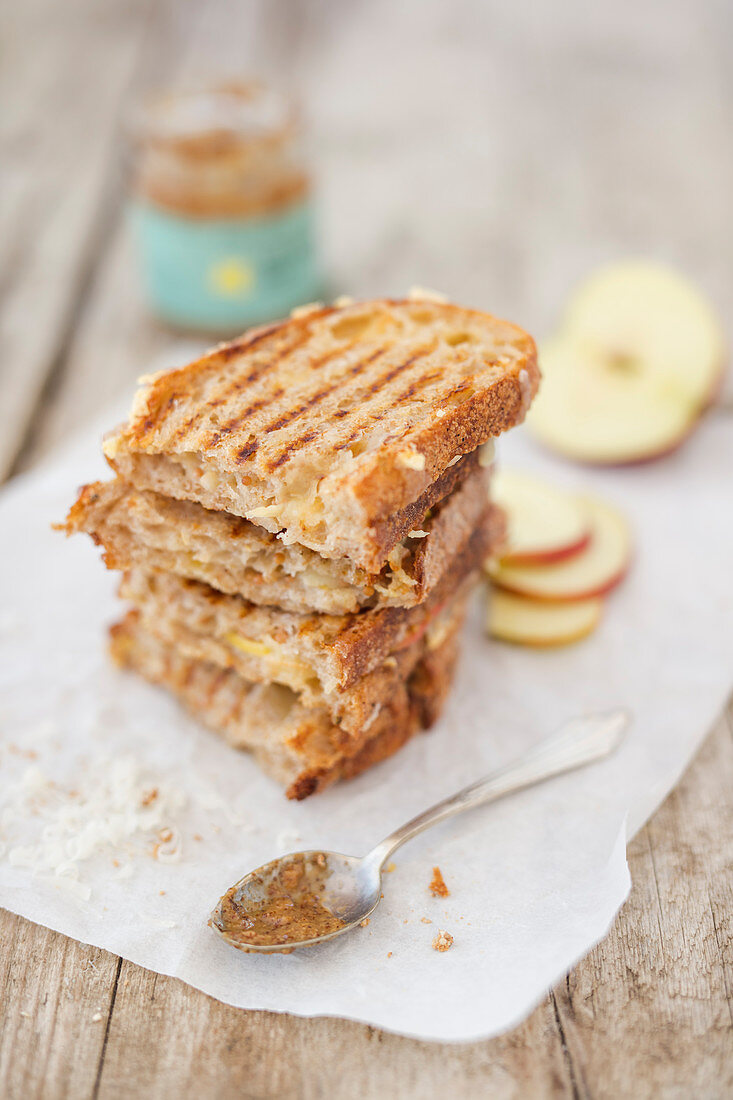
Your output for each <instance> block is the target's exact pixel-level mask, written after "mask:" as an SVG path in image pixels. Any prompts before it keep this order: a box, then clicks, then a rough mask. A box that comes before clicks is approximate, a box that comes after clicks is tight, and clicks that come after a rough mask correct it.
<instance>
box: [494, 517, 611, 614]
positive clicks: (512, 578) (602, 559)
mask: <svg viewBox="0 0 733 1100" xmlns="http://www.w3.org/2000/svg"><path fill="white" fill-rule="evenodd" d="M580 499H581V501H582V504H583V507H584V509H585V511H586V514H587V515H588V516H589V518H590V522H591V537H590V541H589V543H588V545H587V546H586V548H585V549H584V550H582V551H581V552H580V553H578V554H574V555H573V556H572V557H569V558H566V559H565V560H563V561H558V562H553V563H550V564H544V565H515V564H512V563H511V562H509V561H506V560H496V559H489V560H488V561H487V562H486V571H487V573H488V574H489V577H490V578H491V580H492V581H493V582H494V584H496V585H498V586H499V587H500V588H503V589H504V590H505V591H507V592H513V593H515V594H516V595H519V596H525V597H529V598H531V599H534V600H540V601H545V600H549V601H554V600H560V601H572V600H586V599H589V598H591V597H594V596H602V595H605V593H606V592H610V591H611V589H612V588H615V586H616V585H617V584H618V583H619V581H620V580H622V578H623V577H624V575H625V573H626V571H627V569H628V567H629V562H630V560H631V532H630V530H629V526H628V524H627V522H626V520H625V519H624V517H623V516H622V515H621V514H620V513H619V512H617V511H616V509H615V508H611V507H610V506H609V505H608V504H606V503H604V502H603V501H601V500H598V499H597V498H596V497H591V496H588V497H581V498H580Z"/></svg>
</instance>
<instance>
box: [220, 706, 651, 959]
mask: <svg viewBox="0 0 733 1100" xmlns="http://www.w3.org/2000/svg"><path fill="white" fill-rule="evenodd" d="M628 724H629V714H628V712H627V711H625V710H613V711H609V712H608V713H605V714H592V715H589V716H587V717H580V718H574V719H572V720H571V721H569V722H566V723H565V725H564V726H562V727H561V728H560V729H559V730H558V731H557V732H556V733H555V734H553V735H552V736H551V737H548V738H547V739H546V740H544V741H541V742H540V743H539V744H538V745H537V746H536V747H535V748H533V749H530V751H529V752H528V753H526V754H525V755H524V756H522V757H520V759H519V760H517V761H516V762H515V763H513V764H508V765H506V766H505V767H503V768H499V769H497V770H496V771H494V772H492V773H491V774H489V775H487V776H486V777H485V778H484V779H480V780H479V781H478V782H477V783H472V784H471V786H469V787H465V788H464V789H463V790H462V791H459V792H458V794H454V795H452V796H451V797H450V798H446V799H444V800H443V801H442V802H438V803H437V805H435V806H432V807H431V808H430V809H429V810H425V811H424V813H421V814H419V815H418V816H417V817H414V818H413V819H412V820H411V821H408V822H407V824H406V825H403V826H402V828H401V829H397V830H396V831H395V832H393V833H392V834H391V835H390V836H388V837H386V838H385V839H384V840H383V841H382V842H381V843H380V844H377V846H376V848H373V849H372V851H371V852H369V853H367V855H365V856H362V857H361V858H358V857H357V856H345V855H341V854H340V853H338V852H319V851H309V852H296V853H292V854H290V855H286V856H281V857H280V858H279V859H276V860H272V861H271V862H270V863H266V864H264V866H262V867H259V868H258V869H257V870H255V871H251V872H250V873H249V874H248V875H245V876H244V878H242V879H240V880H239V882H237V883H235V885H234V886H232V887H231V889H230V890H228V891H227V893H226V894H225V895H224V896H223V897H222V898H221V899H220V901H219V903H218V904H217V906H216V907H215V908H214V910H213V912H212V914H211V917H210V918H209V924H210V925H211V927H212V928H213V929H214V930H215V931H216V932H218V933H219V934H220V935H221V936H222V937H223V939H225V940H226V941H227V943H229V944H231V945H232V946H233V947H237V948H239V949H240V950H245V951H266V952H270V951H291V950H292V949H293V948H294V947H306V946H309V945H311V944H314V943H321V942H323V941H324V940H330V939H333V938H334V936H340V935H341V934H342V933H343V932H348V931H350V930H351V929H352V928H354V927H356V926H357V925H358V924H359V923H360V922H361V921H363V920H364V919H365V918H366V917H368V916H369V915H370V914H371V913H372V912H373V911H374V910H375V909H376V907H377V905H379V901H380V898H381V896H382V875H381V872H382V867H383V865H384V863H385V861H386V860H387V859H389V857H390V856H391V855H392V853H393V852H394V851H396V849H397V848H399V847H400V845H402V844H404V843H405V841H407V840H411V839H412V837H414V836H417V834H418V833H421V832H423V830H424V829H428V828H430V826H431V825H437V823H438V822H439V821H445V820H446V818H449V817H453V816H454V814H459V813H462V812H463V811H464V810H471V809H474V808H475V807H477V806H482V805H484V804H485V803H487V802H493V801H495V800H496V799H498V798H502V797H503V796H504V795H507V794H511V793H512V792H514V791H519V790H522V789H523V788H525V787H531V786H533V785H534V784H535V783H541V782H543V781H544V780H545V779H550V778H552V777H553V776H555V775H561V774H562V773H563V772H568V771H572V770H573V769H574V768H580V767H582V766H583V765H584V764H590V763H592V762H593V761H594V760H600V759H602V757H604V756H608V755H609V754H610V753H612V752H613V751H614V750H615V749H616V748H617V747H618V746H619V744H620V743H621V741H622V739H623V736H624V733H625V731H626V728H627V726H628ZM294 868H296V869H297V871H295V872H294ZM293 873H295V878H296V879H297V880H298V881H300V882H301V883H302V886H301V888H300V893H301V894H302V896H303V897H305V896H306V894H308V895H309V897H310V900H311V901H312V899H313V896H314V894H315V895H317V897H318V901H319V902H320V904H321V906H322V907H323V912H324V914H325V915H326V918H327V919H326V925H328V924H330V925H331V926H333V925H334V924H337V925H338V927H336V928H333V927H331V929H330V930H328V931H326V932H325V933H322V934H315V933H314V931H313V928H312V927H311V929H310V931H309V930H307V929H306V930H305V931H304V930H303V929H302V928H301V929H300V930H299V929H298V928H297V927H296V926H294V925H293V924H290V927H289V929H288V930H287V931H286V930H285V927H283V931H282V932H279V931H278V923H277V920H275V922H274V924H273V928H272V931H271V934H270V935H269V936H268V937H267V938H268V940H269V942H267V943H262V942H260V943H258V942H256V939H257V934H256V933H252V932H248V933H242V931H241V928H238V927H235V926H234V925H233V923H232V921H231V912H232V910H231V901H232V899H233V900H234V903H235V906H236V907H237V911H238V912H242V913H247V914H249V913H256V912H257V911H258V909H260V908H266V907H267V906H268V905H270V904H271V903H272V896H273V895H272V884H273V883H275V884H276V885H277V884H278V883H280V882H282V881H285V880H283V879H281V876H282V875H283V874H284V875H286V876H287V875H291V877H292V874H293ZM288 894H289V896H288V897H286V898H285V899H284V900H285V902H286V903H287V904H288V905H289V907H290V909H291V911H292V910H297V907H298V905H299V892H298V889H297V888H296V889H291V890H289V891H288ZM281 896H282V891H281ZM227 901H229V903H230V906H229V909H227V906H226V903H227ZM316 907H317V903H316ZM290 915H292V912H291V914H290ZM329 918H330V920H329ZM333 918H336V919H335V920H333ZM287 923H288V922H287V921H286V922H284V924H285V925H286V924H287ZM251 935H254V940H253V939H251V938H247V937H248V936H251ZM301 937H303V938H301Z"/></svg>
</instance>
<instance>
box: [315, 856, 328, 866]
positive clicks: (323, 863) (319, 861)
mask: <svg viewBox="0 0 733 1100" xmlns="http://www.w3.org/2000/svg"><path fill="white" fill-rule="evenodd" d="M316 863H317V864H318V866H319V867H325V866H326V857H325V856H324V854H323V852H319V853H318V855H317V856H316Z"/></svg>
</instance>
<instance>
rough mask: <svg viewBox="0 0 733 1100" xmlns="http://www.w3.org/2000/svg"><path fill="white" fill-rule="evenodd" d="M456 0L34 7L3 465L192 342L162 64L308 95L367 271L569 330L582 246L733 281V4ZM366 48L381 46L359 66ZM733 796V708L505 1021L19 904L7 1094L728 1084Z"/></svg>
mask: <svg viewBox="0 0 733 1100" xmlns="http://www.w3.org/2000/svg"><path fill="white" fill-rule="evenodd" d="M449 7H450V22H449V24H448V23H446V19H447V18H448V16H447V15H446V14H445V12H446V11H447V9H446V8H445V6H444V5H442V4H441V3H440V2H439V0H422V2H421V3H420V4H419V5H415V4H411V3H409V2H407V0H406V2H404V3H400V4H396V5H395V4H394V3H388V2H387V0H372V3H370V5H363V6H362V5H343V4H338V3H335V2H333V3H330V2H322V3H319V4H317V5H316V4H313V5H308V6H307V7H306V6H303V7H297V8H296V7H294V6H293V5H291V4H289V3H287V0H251V2H248V3H244V4H240V5H232V4H230V3H227V2H226V0H105V3H104V4H100V3H97V2H96V0H65V2H64V4H63V5H58V4H54V3H53V0H25V2H24V3H23V4H16V5H6V6H5V8H4V9H3V10H2V12H0V19H1V20H2V35H3V64H2V66H0V101H2V103H3V111H2V112H0V162H1V163H2V164H3V169H4V171H3V172H2V173H0V293H1V294H2V300H1V301H0V478H1V477H2V476H3V475H4V474H6V473H7V472H8V471H9V470H11V469H12V470H19V469H21V468H26V467H28V466H30V465H32V464H33V463H34V462H36V461H37V460H38V459H39V458H40V457H41V456H42V455H43V454H44V453H46V452H47V451H48V450H49V449H50V448H51V447H53V446H54V445H55V444H57V443H58V442H60V441H61V440H62V439H64V438H66V437H67V436H68V435H69V434H71V433H73V432H74V430H75V429H76V428H77V426H78V425H80V424H81V423H83V422H84V421H85V420H87V419H88V418H89V416H90V415H92V414H94V413H97V412H98V410H100V408H102V407H103V406H105V405H106V404H107V403H108V402H109V400H110V399H112V398H113V397H115V396H116V395H117V394H118V393H120V391H122V390H125V391H129V389H130V388H131V385H132V382H133V381H134V378H135V377H136V376H137V375H138V374H139V373H141V372H142V371H144V370H146V369H148V368H149V365H150V362H151V360H152V359H153V358H154V356H156V355H158V354H159V353H161V352H170V350H171V346H172V341H171V337H170V334H169V333H167V332H166V331H165V330H163V329H161V328H160V327H158V326H157V325H156V324H155V323H154V322H153V321H152V320H151V319H150V318H149V317H148V316H147V315H146V313H145V311H144V309H143V307H142V303H141V301H140V297H139V290H138V284H137V278H136V275H135V269H134V262H133V258H132V256H131V254H130V242H129V240H128V238H127V235H126V231H125V226H124V217H123V208H122V187H121V177H120V172H119V167H120V148H121V146H120V141H119V119H120V115H121V112H123V111H124V109H125V106H126V104H127V103H128V102H129V101H130V98H131V97H134V96H138V95H140V94H142V93H143V92H144V91H145V89H146V88H149V87H150V86H152V85H155V84H158V83H165V82H168V81H171V80H173V81H175V80H178V81H181V80H188V81H190V80H191V79H195V78H196V77H198V76H199V75H201V74H205V73H206V72H207V70H208V71H209V72H216V73H219V72H221V71H225V72H229V73H231V72H234V71H238V70H239V69H242V68H244V69H246V68H248V67H250V68H251V67H254V68H256V69H258V70H259V71H264V72H265V73H267V72H276V73H277V74H278V75H279V76H281V77H282V76H283V74H285V77H286V80H287V83H288V84H289V85H290V86H291V87H292V88H293V89H296V90H297V89H301V90H303V89H305V91H306V92H307V94H308V96H309V101H310V103H311V106H312V109H313V116H314V117H313V126H314V132H315V138H316V147H317V150H318V154H319V158H320V160H319V163H320V164H321V166H322V170H323V178H322V181H321V182H322V191H323V195H324V210H323V213H324V217H323V236H324V242H325V251H326V258H327V261H328V266H329V270H330V271H331V272H332V274H333V276H334V279H335V282H336V284H337V285H336V287H335V289H336V290H337V291H341V290H348V291H355V292H358V293H362V292H363V293H371V292H376V293H380V292H382V291H383V290H384V289H385V287H386V288H387V290H389V291H397V290H402V289H404V286H405V285H409V284H410V283H411V282H419V283H421V284H427V285H436V286H439V287H441V288H442V289H445V290H447V291H448V292H449V293H452V294H454V295H455V296H456V297H458V298H462V299H465V300H467V301H471V302H475V303H476V304H479V305H480V304H481V303H483V302H485V301H490V302H491V304H492V306H495V308H496V309H497V310H498V311H499V312H502V313H505V314H506V315H508V316H516V317H518V318H520V319H524V320H526V322H527V324H528V325H529V326H530V327H532V328H536V329H537V330H538V331H542V330H543V328H545V327H547V326H548V325H549V324H550V322H551V320H552V319H553V318H554V316H556V313H557V310H558V308H559V305H560V302H561V301H562V298H563V296H564V294H565V292H566V289H567V287H568V286H569V284H570V283H571V282H572V281H573V280H574V279H575V278H577V277H578V275H579V274H580V273H582V272H583V271H584V270H586V269H587V268H588V267H590V266H592V265H593V264H595V263H597V262H599V261H601V260H604V259H606V258H608V256H615V255H620V254H625V253H633V252H642V253H644V252H645V253H650V254H654V255H659V256H661V257H663V258H667V259H671V260H673V261H676V262H678V263H680V264H681V265H682V266H683V267H685V268H686V269H688V270H689V271H690V272H691V273H692V274H693V275H694V276H695V277H697V278H698V279H699V280H700V281H701V283H702V285H703V286H704V287H705V288H706V289H707V291H708V292H709V293H710V295H711V296H712V298H713V300H714V301H717V302H718V304H719V305H720V306H722V305H723V303H724V302H725V301H726V294H727V292H728V282H727V271H728V266H729V263H730V258H731V257H730V252H731V247H730V246H731V239H732V238H731V225H732V224H733V223H731V221H730V217H729V211H728V204H729V196H730V190H731V186H733V153H732V152H731V148H730V144H729V141H728V137H729V132H730V122H731V120H730V111H729V110H726V107H725V105H726V104H728V103H729V102H730V93H731V77H730V73H731V66H730V63H729V60H730V59H729V58H728V57H727V56H726V50H727V49H728V47H729V43H730V41H731V40H733V39H732V38H731V20H732V15H731V10H732V9H731V8H730V6H729V5H728V6H726V5H721V4H719V3H717V2H716V0H701V2H700V3H699V4H692V3H690V4H687V3H682V4H677V5H672V6H669V5H665V4H663V2H662V0H649V2H648V3H645V4H642V5H635V6H634V10H633V12H628V13H626V15H625V17H624V18H623V19H621V18H620V17H619V15H618V13H617V12H616V11H615V9H614V10H612V9H609V8H608V7H605V8H604V7H602V6H601V7H599V6H592V5H587V4H584V3H583V2H582V0H563V3H561V4H559V5H553V6H552V7H551V8H548V12H547V15H543V13H542V11H541V10H540V9H538V7H537V5H536V4H534V3H532V2H531V0H517V3H516V4H513V5H511V11H510V10H509V8H506V9H501V10H500V8H499V6H496V5H493V4H485V5H484V4H478V3H476V2H474V0H455V2H454V3H453V4H451V5H450V6H449ZM385 28H388V30H389V35H386V32H385ZM528 28H529V30H528ZM359 50H361V51H362V53H361V56H362V58H363V60H364V64H362V65H354V63H353V62H352V63H350V64H349V63H348V61H347V60H345V59H347V58H348V57H350V56H351V54H350V53H349V51H352V52H353V51H357V53H358V51H359ZM375 58H378V59H379V60H378V65H377V70H378V71H376V72H375V71H374V70H375ZM355 73H356V75H357V76H358V79H355ZM457 105H458V106H459V107H460V109H457ZM397 106H398V107H399V109H397ZM407 114H409V116H410V118H411V119H412V122H411V125H410V128H409V131H408V130H407V129H406V128H405V125H404V118H405V117H407ZM599 119H600V120H602V125H601V126H599ZM437 148H439V149H440V150H441V156H440V157H436V149H437ZM683 148H684V150H685V155H684V156H682V155H681V149H683ZM454 159H455V162H456V163H459V164H460V165H461V171H460V172H456V171H455V170H454V168H453V161H454ZM387 165H388V171H387V168H386V166H387ZM731 393H733V387H730V386H729V394H731ZM729 404H730V402H729ZM731 407H732V408H733V406H731ZM732 792H733V711H732V710H731V708H730V707H729V710H728V713H727V717H726V718H724V719H721V721H720V722H719V723H718V725H717V726H716V729H715V730H714V732H713V733H712V734H711V735H710V737H709V738H708V740H707V741H706V743H705V745H704V746H703V748H702V750H701V752H700V753H699V755H698V757H697V758H696V760H695V761H694V763H693V764H692V766H691V767H690V769H689V770H688V772H687V773H686V775H685V777H684V779H683V781H682V782H681V783H680V785H679V786H678V787H677V789H676V790H675V791H674V792H673V793H672V794H671V795H670V796H669V798H668V799H667V800H666V802H665V803H664V805H663V806H662V807H661V808H660V809H659V811H658V812H657V813H656V814H655V816H654V817H653V818H652V820H651V821H650V822H649V823H648V825H647V826H646V827H645V828H644V829H642V830H641V832H640V833H639V835H638V836H637V837H636V838H635V839H634V841H633V842H632V843H631V845H630V847H629V864H630V868H631V873H632V880H633V888H632V892H631V895H630V897H629V900H628V902H627V904H626V905H625V906H624V908H623V910H622V911H621V913H620V914H619V916H618V919H617V920H616V922H615V924H614V927H613V929H612V931H611V933H610V934H609V936H608V937H607V938H606V940H605V941H604V942H603V943H601V944H600V945H599V946H598V947H596V948H595V949H594V950H593V951H592V952H591V953H590V954H589V955H588V957H587V958H586V959H584V960H583V961H582V962H580V963H579V964H578V966H576V967H575V968H574V969H573V971H572V972H571V974H570V975H569V976H568V977H567V979H566V980H565V981H563V982H561V983H560V984H559V985H558V987H557V988H556V989H554V990H553V991H552V992H551V993H550V994H548V996H547V997H546V998H545V999H544V1000H543V1002H542V1003H541V1004H540V1005H539V1006H538V1007H537V1008H536V1009H535V1011H534V1012H533V1013H532V1014H531V1016H530V1017H529V1018H528V1019H527V1020H526V1021H525V1022H524V1023H523V1024H522V1025H521V1026H519V1027H518V1028H516V1029H515V1030H514V1031H512V1032H511V1033H509V1034H508V1035H504V1036H500V1037H499V1038H496V1039H493V1040H490V1041H487V1042H478V1043H469V1044H465V1045H446V1044H429V1043H423V1042H418V1041H416V1040H411V1039H405V1038H400V1037H398V1036H394V1035H391V1034H388V1033H386V1032H382V1031H379V1030H377V1029H374V1028H370V1027H366V1026H364V1025H361V1024H356V1023H351V1022H348V1021H343V1020H333V1019H324V1018H321V1019H311V1020H307V1019H300V1018H296V1017H292V1016H287V1015H276V1014H273V1013H266V1012H242V1011H239V1010H237V1009H233V1008H231V1007H229V1006H226V1005H223V1004H221V1003H219V1002H217V1001H214V1000H212V999H211V998H209V997H206V996H205V995H204V994H202V993H200V992H198V991H196V990H193V989H191V988H189V987H187V986H185V985H184V984H183V983H181V982H179V981H176V980H174V979H168V978H164V977H162V976H160V975H156V974H153V973H151V972H149V971H146V970H143V969H141V968H140V967H136V966H134V965H133V964H130V963H127V962H125V961H123V960H120V959H118V958H116V957H115V956H113V955H110V954H109V953H107V952H104V951H100V950H97V949H95V948H91V947H89V946H86V945H83V944H78V943H76V942H74V941H72V940H69V939H67V938H65V937H63V936H61V935H58V934H56V933H54V932H51V931H49V930H47V929H44V928H41V927H39V926H36V925H33V924H30V923H29V922H27V921H24V920H22V919H21V918H18V917H16V916H13V915H11V914H10V913H7V912H2V911H0V935H1V936H2V944H3V950H2V952H0V1095H2V1096H3V1097H8V1098H9V1100H13V1098H21V1097H22V1098H23V1100H34V1098H43V1100H47V1098H48V1100H62V1098H73V1100H77V1098H81V1100H84V1098H87V1097H94V1098H96V1097H99V1098H112V1097H114V1098H115V1100H117V1098H122V1100H125V1098H128V1097H129V1098H133V1097H134V1098H137V1097H140V1096H145V1097H146V1098H150V1100H159V1098H161V1100H162V1098H168V1097H171V1098H173V1097H175V1098H176V1100H185V1098H187V1097H192V1098H197V1100H198V1098H199V1097H202V1096H205V1097H230V1096H237V1097H262V1098H269V1097H293V1098H295V1097H304V1098H311V1097H313V1098H315V1097H323V1096H338V1097H347V1098H349V1097H358V1098H360V1100H361V1098H364V1100H369V1098H371V1097H378V1096H379V1097H381V1096H388V1097H390V1098H392V1097H395V1098H400V1097H420V1098H423V1097H425V1098H430V1097H438V1096H444V1095H446V1094H447V1095H452V1096H456V1097H460V1098H461V1100H463V1098H468V1100H471V1098H473V1097H485V1096H487V1095H488V1096H492V1097H496V1098H498V1100H503V1098H521V1100H525V1098H530V1100H531V1098H533V1097H541V1098H544V1097H571V1098H575V1097H593V1098H609V1100H615V1098H618V1097H624V1098H625V1097H631V1096H633V1097H634V1098H635V1100H636V1098H642V1100H643V1098H645V1097H655V1098H657V1097H664V1098H666V1097H674V1098H676V1097H680V1098H683V1097H684V1098H687V1097H695V1098H697V1097H703V1098H705V1100H717V1098H721V1100H722V1098H723V1097H727V1096H730V1095H731V1094H733V1056H732V1053H731V1052H732V1051H733V1007H732V1003H733V927H732V926H731V921H732V914H733V880H732V876H731V868H732V867H733V796H732Z"/></svg>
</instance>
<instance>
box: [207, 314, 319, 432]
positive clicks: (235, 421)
mask: <svg viewBox="0 0 733 1100" xmlns="http://www.w3.org/2000/svg"><path fill="white" fill-rule="evenodd" d="M309 337H310V330H309V329H307V328H306V329H305V330H304V331H302V332H299V333H298V335H297V336H296V338H295V339H294V340H291V341H290V343H288V344H286V345H285V346H284V347H280V349H279V350H276V351H274V353H273V354H272V355H270V356H268V357H267V359H265V360H264V362H262V363H260V364H259V365H257V366H254V367H253V368H252V370H251V371H250V372H249V374H247V375H245V377H244V378H235V379H226V380H225V381H224V384H223V385H222V386H221V387H220V388H219V389H217V390H215V391H214V393H213V394H212V395H211V398H212V399H213V400H212V399H209V401H208V402H207V404H214V403H216V404H217V405H218V404H224V403H226V402H227V401H229V400H230V399H231V398H232V397H234V395H235V394H236V393H238V392H239V391H240V390H243V389H244V388H245V387H247V386H252V385H254V383H255V382H257V381H259V379H260V378H261V377H262V376H263V375H264V374H266V373H267V372H270V371H272V370H273V368H275V367H276V366H277V367H278V368H279V369H282V368H283V366H284V365H285V363H286V362H287V360H288V358H289V357H290V356H291V355H292V353H293V352H294V351H297V349H298V348H299V347H301V346H302V345H303V344H304V343H305V342H306V341H307V340H308V339H309ZM282 394H283V388H282V387H278V389H277V390H275V391H273V392H272V393H270V394H264V395H263V396H262V397H261V398H259V399H258V400H257V401H254V402H252V403H251V404H250V405H249V406H248V407H247V408H246V409H244V410H243V411H242V412H241V413H237V415H236V416H233V417H232V418H231V419H230V420H228V421H227V422H226V423H225V424H223V425H222V426H221V428H220V429H219V432H220V438H221V436H222V435H228V434H230V433H231V432H232V431H236V429H237V428H238V427H241V425H242V424H243V422H244V420H245V419H246V418H247V417H248V416H251V415H252V413H253V412H256V411H257V410H258V409H261V408H264V407H265V406H266V405H268V404H270V402H272V401H275V400H277V398H279V397H282Z"/></svg>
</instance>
